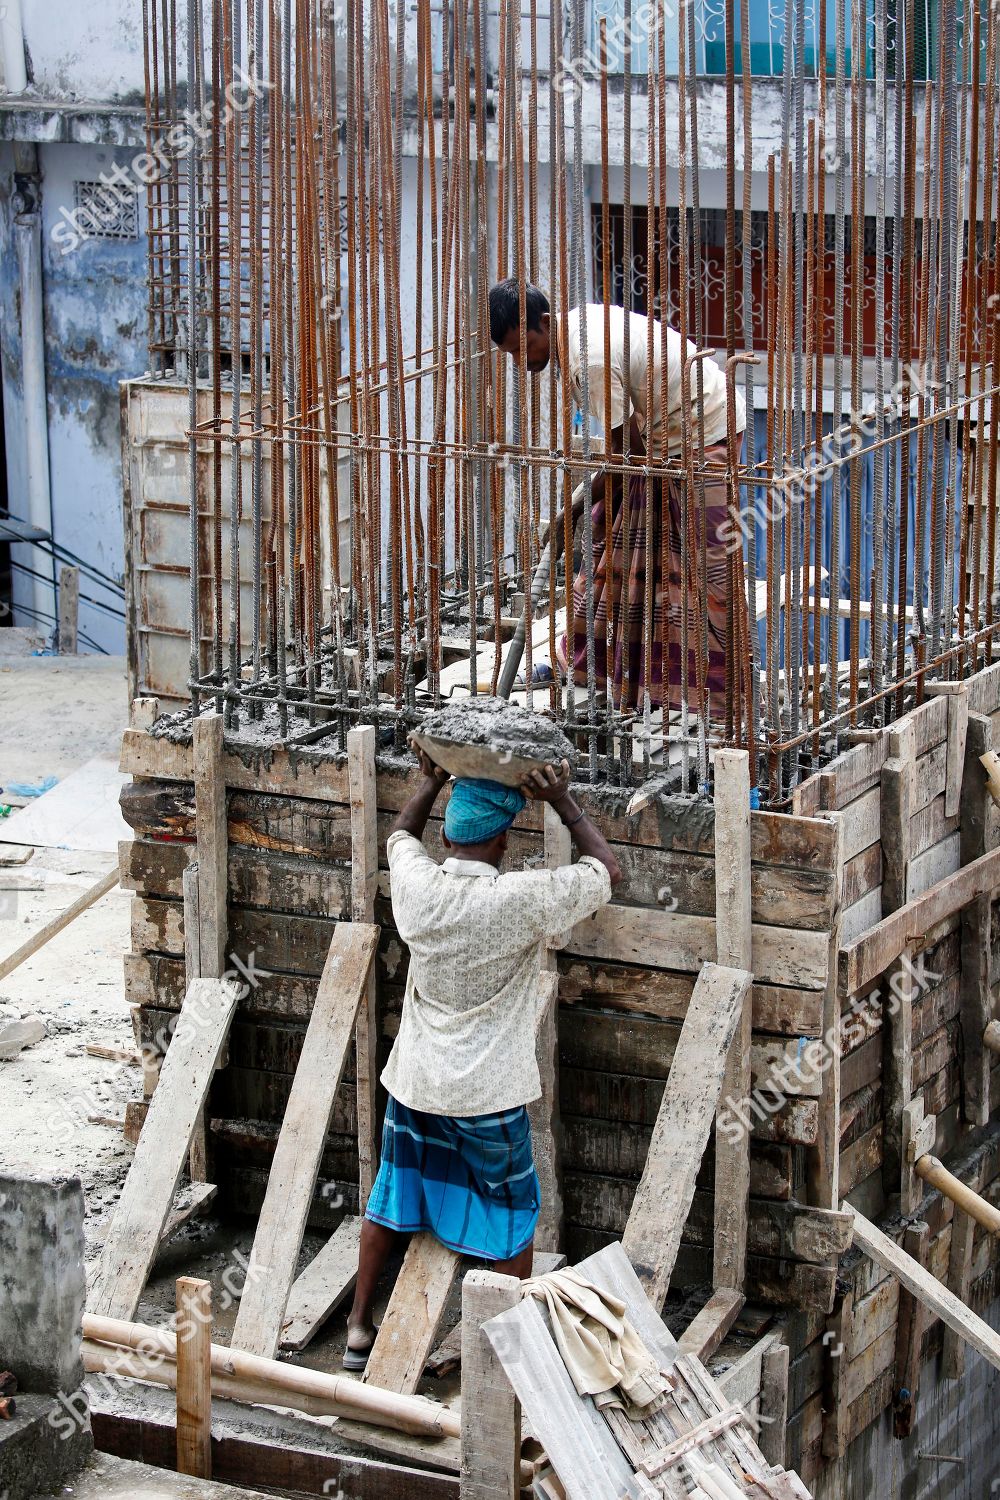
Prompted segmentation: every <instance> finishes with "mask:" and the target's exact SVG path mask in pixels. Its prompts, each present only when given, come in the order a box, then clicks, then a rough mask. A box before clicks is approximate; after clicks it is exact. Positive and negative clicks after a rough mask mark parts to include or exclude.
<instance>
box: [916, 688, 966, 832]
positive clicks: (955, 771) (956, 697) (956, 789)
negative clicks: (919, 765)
mask: <svg viewBox="0 0 1000 1500" xmlns="http://www.w3.org/2000/svg"><path fill="white" fill-rule="evenodd" d="M924 690H925V692H926V693H927V694H928V696H929V697H934V696H937V695H941V696H943V697H944V698H945V699H946V701H947V704H948V724H947V731H946V744H947V747H948V749H947V761H946V766H947V771H946V776H947V779H946V782H945V813H946V814H947V816H948V817H949V818H953V817H954V816H955V814H956V813H957V812H958V808H959V802H960V800H961V796H962V778H963V774H964V770H965V737H966V732H967V730H968V725H969V689H968V687H967V685H966V684H965V683H964V682H928V683H927V684H926V685H925V689H924Z"/></svg>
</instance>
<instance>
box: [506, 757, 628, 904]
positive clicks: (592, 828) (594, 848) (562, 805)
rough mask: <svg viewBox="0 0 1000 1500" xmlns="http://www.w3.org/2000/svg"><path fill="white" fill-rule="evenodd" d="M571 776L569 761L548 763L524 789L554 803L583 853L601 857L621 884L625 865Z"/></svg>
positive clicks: (614, 880) (533, 796)
mask: <svg viewBox="0 0 1000 1500" xmlns="http://www.w3.org/2000/svg"><path fill="white" fill-rule="evenodd" d="M569 779H570V768H569V761H566V760H564V761H563V762H562V764H561V765H559V766H546V767H545V769H544V770H542V771H533V772H532V773H531V775H530V776H529V777H528V779H527V781H526V782H525V783H524V784H523V786H522V788H521V790H522V791H523V792H524V794H525V796H526V797H530V798H531V799H532V800H533V801H535V802H551V804H552V806H553V807H554V808H555V810H556V812H557V813H558V814H559V816H560V817H561V818H562V820H563V822H564V823H565V825H566V827H567V828H568V829H569V831H570V834H571V836H572V839H573V842H574V843H575V844H576V847H577V849H578V850H579V852H580V853H581V854H588V855H590V856H591V857H592V858H593V859H597V860H600V862H601V864H602V865H603V866H604V868H605V869H606V870H607V872H608V874H609V875H610V876H611V884H612V886H616V885H620V884H621V882H622V880H623V879H624V878H625V877H624V873H623V871H622V867H621V865H620V864H619V863H618V861H617V859H616V858H615V856H614V853H613V851H612V848H611V845H610V844H609V843H608V841H607V839H606V838H605V837H604V835H603V833H602V832H601V831H600V829H599V828H598V827H596V825H595V824H594V823H592V822H591V820H590V818H589V817H588V815H587V814H586V813H585V812H584V810H583V808H582V807H581V806H580V804H579V802H577V800H576V798H575V797H574V796H573V794H572V793H571V792H570V789H569Z"/></svg>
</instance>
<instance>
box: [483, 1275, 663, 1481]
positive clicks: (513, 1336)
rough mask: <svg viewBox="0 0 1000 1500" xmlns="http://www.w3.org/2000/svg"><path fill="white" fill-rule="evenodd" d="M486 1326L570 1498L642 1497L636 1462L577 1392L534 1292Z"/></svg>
mask: <svg viewBox="0 0 1000 1500" xmlns="http://www.w3.org/2000/svg"><path fill="white" fill-rule="evenodd" d="M483 1332H484V1334H485V1335H486V1337H487V1339H488V1340H489V1342H490V1344H491V1346H492V1348H493V1351H494V1353H495V1354H496V1356H497V1358H498V1359H499V1361H500V1363H501V1364H502V1365H503V1368H504V1370H505V1371H506V1374H507V1378H508V1379H509V1381H510V1383H511V1385H512V1386H513V1387H514V1391H515V1393H516V1394H517V1397H518V1400H519V1401H520V1403H521V1406H522V1408H523V1409H524V1413H525V1416H526V1417H527V1418H528V1420H529V1422H530V1423H531V1428H532V1432H533V1433H534V1435H535V1437H536V1438H537V1439H538V1441H539V1442H540V1443H541V1445H542V1447H543V1448H544V1449H545V1452H546V1453H547V1454H548V1457H549V1461H550V1462H551V1464H552V1467H553V1468H554V1469H555V1471H556V1473H557V1474H558V1476H559V1478H560V1480H561V1481H562V1484H563V1487H564V1489H565V1490H566V1495H567V1500H622V1496H623V1495H624V1496H627V1497H628V1500H639V1496H640V1495H641V1493H642V1492H641V1490H640V1487H639V1484H638V1482H637V1481H636V1478H635V1475H634V1473H633V1472H632V1467H631V1465H630V1464H629V1463H628V1462H627V1461H626V1459H625V1456H624V1454H623V1453H622V1451H621V1449H620V1448H619V1446H618V1444H617V1443H616V1441H615V1439H614V1438H613V1437H612V1435H611V1430H610V1428H609V1427H608V1425H607V1423H606V1422H605V1420H604V1418H603V1417H602V1416H601V1414H600V1413H599V1412H598V1410H597V1408H596V1407H595V1406H594V1404H593V1402H592V1401H590V1400H586V1401H585V1400H583V1399H582V1398H581V1397H580V1396H578V1395H577V1393H576V1389H575V1387H574V1386H573V1384H572V1382H571V1380H570V1378H569V1375H568V1374H567V1372H566V1366H565V1365H564V1364H563V1362H562V1357H561V1356H560V1354H559V1353H558V1351H557V1349H556V1346H555V1344H554V1343H553V1342H552V1338H551V1335H550V1333H549V1330H548V1327H547V1326H546V1322H545V1319H544V1317H543V1316H542V1312H541V1310H540V1308H539V1306H538V1303H537V1302H536V1301H535V1300H534V1298H532V1297H528V1298H525V1300H524V1301H523V1302H519V1303H518V1304H517V1305H516V1306H515V1307H512V1308H510V1309H509V1310H508V1311H507V1312H503V1313H500V1314H499V1315H498V1316H497V1317H493V1318H490V1319H489V1320H488V1321H487V1322H486V1323H484V1324H483Z"/></svg>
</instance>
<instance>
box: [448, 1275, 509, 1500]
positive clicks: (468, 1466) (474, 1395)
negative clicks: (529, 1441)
mask: <svg viewBox="0 0 1000 1500" xmlns="http://www.w3.org/2000/svg"><path fill="white" fill-rule="evenodd" d="M520 1300H521V1284H520V1282H519V1281H518V1280H517V1278H516V1277H514V1276H498V1275H497V1273H496V1272H495V1271H470V1272H469V1273H468V1274H467V1276H466V1277H465V1280H464V1282H463V1283H462V1321H461V1323H460V1324H459V1328H460V1330H461V1337H462V1353H461V1361H462V1491H461V1492H462V1500H518V1497H519V1495H520V1493H521V1483H520V1463H521V1409H520V1406H519V1404H518V1400H517V1397H516V1396H515V1394H514V1391H513V1388H512V1386H511V1383H510V1381H509V1380H508V1379H507V1376H506V1375H505V1374H504V1370H503V1365H502V1364H501V1363H500V1360H499V1359H498V1358H497V1355H496V1353H495V1352H494V1350H493V1347H492V1345H491V1344H490V1341H489V1339H488V1338H487V1337H486V1334H485V1333H484V1331H483V1324H484V1323H488V1322H489V1321H490V1320H491V1319H492V1318H496V1317H498V1316H499V1315H500V1314H501V1313H503V1312H506V1311H508V1309H510V1308H512V1307H516V1306H517V1304H518V1302H519V1301H520Z"/></svg>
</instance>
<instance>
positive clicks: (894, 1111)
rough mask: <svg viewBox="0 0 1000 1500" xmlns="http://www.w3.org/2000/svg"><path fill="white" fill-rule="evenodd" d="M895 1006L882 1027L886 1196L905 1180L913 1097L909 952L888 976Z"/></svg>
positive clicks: (884, 1017)
mask: <svg viewBox="0 0 1000 1500" xmlns="http://www.w3.org/2000/svg"><path fill="white" fill-rule="evenodd" d="M887 980H888V984H887V989H888V991H889V993H890V995H891V996H892V1003H891V1004H890V1005H886V1006H884V1007H883V1012H882V1027H883V1031H885V1030H886V1029H887V1030H888V1040H887V1045H886V1047H885V1064H884V1067H885V1071H884V1074H883V1081H882V1102H883V1109H884V1112H885V1135H884V1146H883V1163H882V1180H883V1183H884V1186H885V1190H886V1192H887V1193H896V1192H898V1191H899V1184H900V1182H901V1180H902V1171H903V1162H902V1156H901V1152H902V1140H903V1111H904V1110H905V1109H906V1107H907V1105H908V1104H909V1103H910V1100H911V1099H912V1097H913V998H914V990H915V988H916V981H915V975H914V969H913V963H912V959H911V955H910V952H909V951H907V952H904V953H903V954H902V956H901V959H900V962H899V963H898V964H894V965H893V967H892V969H891V970H890V972H889V974H888V975H887Z"/></svg>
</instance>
